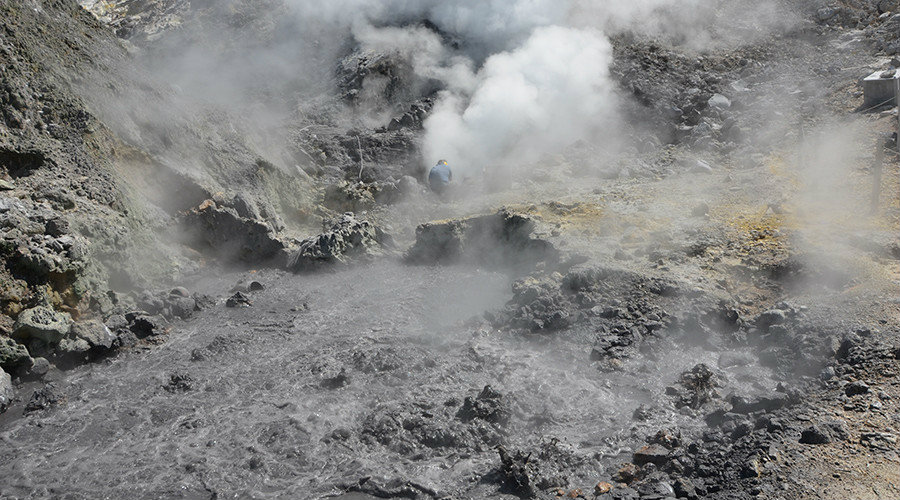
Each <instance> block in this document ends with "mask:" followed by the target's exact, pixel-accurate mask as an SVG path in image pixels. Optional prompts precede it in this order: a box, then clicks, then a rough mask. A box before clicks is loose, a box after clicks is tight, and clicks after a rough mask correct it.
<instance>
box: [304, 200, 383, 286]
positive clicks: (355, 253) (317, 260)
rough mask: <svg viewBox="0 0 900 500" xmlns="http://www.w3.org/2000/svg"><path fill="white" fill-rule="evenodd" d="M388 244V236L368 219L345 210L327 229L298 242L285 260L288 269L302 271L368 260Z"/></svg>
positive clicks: (379, 253)
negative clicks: (297, 245)
mask: <svg viewBox="0 0 900 500" xmlns="http://www.w3.org/2000/svg"><path fill="white" fill-rule="evenodd" d="M391 245H392V243H391V238H390V236H389V235H388V234H387V233H385V232H384V231H382V230H381V228H379V227H377V226H375V225H374V224H372V223H371V222H368V221H364V220H359V219H357V218H356V217H355V216H354V215H353V214H350V213H347V214H344V215H343V216H341V217H340V218H339V219H337V220H336V221H334V222H333V223H332V224H331V225H330V226H329V227H328V229H327V230H326V231H325V232H324V233H322V234H320V235H318V236H314V237H312V238H309V239H306V240H304V241H303V242H301V243H300V247H299V248H298V249H297V250H295V251H294V252H293V254H292V255H291V256H290V258H289V261H288V266H287V267H288V269H290V270H292V271H294V272H303V271H311V270H315V269H319V268H321V267H322V266H327V265H334V264H348V263H350V262H351V261H354V260H362V261H365V260H371V259H373V258H375V257H376V256H379V255H382V254H383V253H384V248H385V247H390V246H391Z"/></svg>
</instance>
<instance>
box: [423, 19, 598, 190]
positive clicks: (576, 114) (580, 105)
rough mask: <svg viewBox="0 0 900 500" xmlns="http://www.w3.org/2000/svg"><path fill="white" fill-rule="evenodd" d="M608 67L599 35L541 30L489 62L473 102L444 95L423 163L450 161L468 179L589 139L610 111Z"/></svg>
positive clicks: (480, 74)
mask: <svg viewBox="0 0 900 500" xmlns="http://www.w3.org/2000/svg"><path fill="white" fill-rule="evenodd" d="M611 59H612V49H611V47H610V44H609V42H608V41H607V40H606V39H605V38H604V37H603V36H602V35H601V34H600V33H598V32H596V31H593V30H581V29H572V28H564V27H560V26H550V27H542V28H538V29H537V30H535V32H534V33H533V34H532V36H531V37H530V38H529V39H528V40H527V41H526V42H525V44H524V45H522V46H521V47H519V48H517V49H515V50H513V51H510V52H502V53H499V54H496V55H493V56H491V57H490V58H488V59H487V61H485V63H484V66H483V67H482V68H481V70H480V71H479V72H478V74H477V75H476V76H475V79H474V80H475V86H474V90H473V91H472V92H471V94H469V95H466V94H460V93H455V92H452V91H448V92H446V93H445V94H444V96H443V98H442V99H441V102H440V103H439V104H438V106H437V108H436V110H435V111H434V113H433V114H432V116H431V117H430V118H429V119H428V121H427V122H426V124H425V127H426V137H425V147H424V155H425V158H426V159H432V158H437V157H439V156H447V157H450V158H452V159H453V160H455V162H456V163H457V164H458V165H459V166H460V168H461V169H462V170H463V171H464V172H466V171H471V170H472V169H478V168H492V167H494V166H496V164H498V163H501V162H503V163H505V164H507V165H508V164H510V163H512V164H518V163H521V162H527V161H528V160H529V159H530V158H531V159H533V158H535V157H537V156H539V155H540V154H542V153H545V152H552V151H555V150H558V149H560V148H561V147H564V146H566V145H568V144H571V143H572V142H574V141H577V140H579V139H583V138H586V137H588V136H589V135H590V134H591V133H592V132H594V131H595V128H596V127H599V126H600V125H601V124H602V123H603V122H604V121H606V120H608V119H609V117H610V116H611V113H612V111H613V109H614V104H613V94H612V84H611V83H610V81H609V75H608V73H609V71H608V68H609V63H610V62H611Z"/></svg>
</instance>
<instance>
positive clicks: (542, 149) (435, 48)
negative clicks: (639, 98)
mask: <svg viewBox="0 0 900 500" xmlns="http://www.w3.org/2000/svg"><path fill="white" fill-rule="evenodd" d="M294 5H295V6H296V7H297V8H298V11H299V12H300V13H301V14H302V15H303V16H309V17H312V18H316V17H319V16H325V17H326V19H328V22H330V23H333V22H339V21H338V20H340V19H346V13H347V12H355V13H356V16H355V17H353V20H352V23H353V26H354V28H353V33H354V36H355V38H356V40H357V41H358V42H360V43H361V44H362V46H363V47H365V48H369V49H373V50H377V51H396V52H397V53H400V54H402V55H403V56H405V57H406V58H407V59H408V60H410V61H411V63H412V66H413V68H414V69H415V71H416V73H417V75H418V76H419V77H421V78H423V79H429V80H437V81H439V82H441V84H442V88H444V89H445V90H444V91H443V92H442V93H441V94H440V98H439V100H438V103H437V105H436V107H435V109H434V111H433V113H432V114H431V116H430V117H429V119H428V120H427V122H426V124H425V126H426V135H425V139H424V145H423V151H422V154H423V164H424V165H425V166H428V165H430V164H433V163H434V162H435V161H436V160H438V159H441V158H445V159H448V160H450V161H451V164H453V165H454V166H455V169H456V170H457V171H459V172H462V173H463V174H464V175H466V174H475V173H477V172H479V171H480V170H484V169H496V168H498V167H503V168H507V169H508V168H515V166H518V165H527V164H529V163H533V162H535V161H537V160H538V159H539V158H540V156H541V155H542V154H545V153H555V152H557V151H559V150H560V149H562V148H564V147H565V146H567V145H569V144H572V143H574V142H576V141H579V140H583V139H591V138H596V137H598V136H600V135H603V136H606V137H607V138H609V137H610V136H613V135H614V133H615V132H616V130H617V128H618V127H616V126H615V125H614V123H615V120H616V118H617V117H616V108H617V104H616V98H615V95H614V93H613V89H614V85H613V83H612V82H611V81H610V78H609V66H610V64H611V63H612V48H611V45H610V42H609V40H608V38H607V35H606V34H607V33H617V32H622V31H629V32H637V33H642V34H647V35H651V36H655V37H664V38H667V39H669V40H670V41H673V42H675V43H680V44H683V45H685V46H687V47H689V48H693V49H697V50H702V49H704V48H709V47H710V46H713V45H716V44H718V45H721V44H736V43H738V42H740V41H749V40H752V39H753V38H754V37H755V36H760V35H762V34H765V33H767V32H769V30H771V29H774V28H785V27H787V26H789V25H790V24H791V23H792V20H793V18H792V17H791V16H787V15H784V14H785V13H784V12H782V11H779V10H778V9H777V8H776V7H775V4H774V3H771V2H761V3H758V4H757V5H755V6H754V13H753V15H752V16H751V15H749V14H750V12H748V11H747V8H746V7H745V6H742V5H741V4H740V3H739V2H727V1H719V0H688V1H682V2H675V1H672V0H639V1H634V2H622V3H616V4H609V3H607V2H603V3H600V2H591V1H585V0H566V1H560V0H515V1H501V0H493V1H485V2H478V3H472V2H467V1H461V0H457V1H415V2H411V1H403V0H394V1H382V2H371V1H366V0H344V1H339V2H333V3H332V4H330V5H331V6H330V7H328V8H326V9H324V10H323V9H321V8H320V7H319V6H315V7H313V6H311V5H310V2H306V1H296V2H294ZM421 20H428V21H429V22H431V23H433V24H434V25H435V26H437V27H438V29H439V30H441V31H442V32H444V33H449V34H451V35H452V36H455V37H458V40H460V41H461V42H460V44H459V46H458V47H457V48H454V49H450V48H448V47H447V46H446V44H445V43H444V41H443V40H441V37H440V36H438V34H436V33H435V32H433V31H431V30H428V29H424V28H402V27H398V26H403V25H404V24H406V23H410V22H418V21H421ZM741 20H751V21H752V22H750V24H749V25H748V26H747V27H746V28H747V29H743V30H742V28H743V27H744V26H743V25H742V21H741Z"/></svg>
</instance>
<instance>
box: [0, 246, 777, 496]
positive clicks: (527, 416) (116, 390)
mask: <svg viewBox="0 0 900 500" xmlns="http://www.w3.org/2000/svg"><path fill="white" fill-rule="evenodd" d="M238 278H241V276H237V275H230V276H222V277H221V278H220V279H217V280H215V282H213V283H210V282H207V283H205V284H204V285H203V286H204V289H203V291H206V292H210V293H217V292H218V293H219V294H220V295H221V291H222V290H224V289H226V288H227V287H229V286H230V284H231V283H233V282H234V281H237V279H238ZM252 278H253V279H254V280H258V281H260V282H262V283H264V284H265V285H266V289H265V290H264V291H260V292H255V293H253V294H252V301H253V305H252V306H251V307H247V308H225V307H224V305H223V303H222V302H223V301H222V300H219V301H218V303H217V304H216V305H215V306H213V307H212V308H210V309H208V310H206V311H204V312H202V313H200V314H199V315H197V316H196V317H195V318H193V319H191V320H190V321H189V322H185V323H179V324H177V325H176V326H175V329H174V330H173V332H172V333H171V334H170V336H169V337H168V338H167V340H166V342H165V343H164V344H163V345H161V346H159V347H154V348H152V349H147V350H146V352H143V351H137V352H134V353H132V354H129V355H124V356H120V357H117V358H115V359H112V360H109V361H107V362H103V363H101V364H98V365H88V366H84V367H81V368H78V369H76V370H74V371H72V372H70V373H67V374H66V375H65V376H64V377H62V376H61V377H60V379H59V380H58V381H54V382H52V383H51V387H52V392H53V397H54V398H57V399H58V403H57V404H55V405H51V406H50V407H49V408H48V409H46V410H38V411H36V412H33V413H31V414H30V415H29V416H28V417H27V418H21V419H14V420H12V421H9V416H7V417H6V420H7V422H6V423H5V425H4V431H3V434H2V438H3V441H4V443H5V445H6V446H5V447H4V451H3V452H2V459H0V463H2V468H0V475H2V476H3V477H4V478H6V481H5V484H4V486H3V491H2V493H3V494H4V495H5V496H28V495H29V494H32V495H37V496H45V495H62V494H66V495H68V496H70V497H72V498H93V497H97V496H102V497H106V498H121V497H130V498H159V497H167V498H205V497H208V496H209V495H210V494H212V493H213V492H215V493H217V494H218V495H219V497H220V498H221V497H253V498H266V497H270V496H275V497H279V498H284V497H295V498H296V497H320V496H324V495H326V494H329V493H331V494H334V493H336V492H339V491H341V490H342V489H346V488H350V487H351V486H353V485H354V483H356V482H357V481H358V480H361V479H363V478H365V477H369V476H372V477H373V478H375V479H372V480H371V482H372V483H376V482H378V481H381V483H380V487H382V488H384V489H385V490H386V491H390V488H391V484H392V481H393V482H396V483H398V484H403V483H404V482H406V481H411V482H412V483H414V484H417V485H420V486H419V487H420V488H421V489H423V491H431V490H433V491H436V492H439V495H438V496H444V495H453V496H462V497H481V496H493V495H498V494H499V492H500V491H503V489H502V488H501V485H502V482H501V484H497V482H496V481H492V480H489V479H485V478H484V477H485V476H488V477H490V476H491V475H492V474H494V473H495V470H496V469H497V465H498V464H497V452H496V451H495V450H494V447H495V446H496V445H498V444H503V445H504V446H507V447H514V448H521V449H532V448H534V449H539V448H540V447H542V446H543V447H549V448H550V449H551V451H552V453H554V454H556V455H558V456H555V457H554V459H556V460H560V461H565V465H563V466H557V467H561V468H563V469H564V474H565V476H564V477H567V478H568V479H566V480H563V481H561V484H557V485H556V486H572V487H580V488H582V489H584V490H586V491H589V489H590V488H592V487H593V485H594V484H595V483H596V482H598V481H599V480H600V479H603V478H608V477H609V476H610V475H612V474H613V473H614V468H615V467H616V466H617V465H618V462H617V461H621V460H622V459H623V458H624V459H625V460H627V459H629V458H630V452H631V450H632V448H633V447H634V446H635V445H637V444H639V443H640V442H641V441H642V440H643V438H644V436H645V435H647V434H650V433H652V432H654V431H655V430H656V429H657V428H659V427H661V426H665V427H673V428H676V427H677V428H681V429H683V430H684V432H689V430H690V429H692V428H695V427H697V426H698V425H699V423H698V422H697V421H696V420H695V419H692V418H689V416H688V415H682V414H680V413H679V412H677V411H674V408H671V406H669V405H667V404H665V403H666V399H667V397H666V396H665V395H664V387H665V386H666V385H669V384H671V383H672V382H673V381H674V380H675V379H677V377H678V374H679V373H681V372H682V371H684V370H686V369H689V368H691V367H692V366H694V365H695V364H696V363H698V362H707V363H709V364H710V365H715V363H716V360H717V358H718V356H719V353H718V352H715V351H711V350H707V349H703V348H700V347H694V348H690V347H684V346H676V345H674V344H671V343H670V342H668V341H667V340H662V341H661V344H660V345H657V346H655V347H654V348H653V349H652V353H649V354H650V357H649V359H648V358H646V357H645V356H644V355H639V356H637V357H636V358H635V359H632V360H628V361H627V368H626V369H625V370H623V371H621V372H605V371H600V370H597V369H596V367H595V366H592V365H593V363H592V361H591V360H590V358H589V356H588V354H589V352H590V345H591V343H592V342H593V332H592V331H579V329H577V328H576V329H573V330H572V331H568V332H563V333H559V334H556V335H554V336H553V337H552V341H551V339H550V338H547V337H543V336H539V337H525V338H523V337H522V336H519V335H511V334H504V333H502V332H498V331H496V330H493V329H489V328H487V327H485V326H483V325H480V324H481V322H479V321H476V322H475V324H476V325H480V326H479V327H475V326H466V325H465V320H467V319H469V318H470V317H471V316H475V315H479V314H480V313H481V312H483V311H486V310H493V309H499V308H502V306H503V305H504V304H505V303H506V301H507V300H509V298H510V292H509V278H508V276H507V275H505V274H502V273H498V272H492V271H489V270H485V269H476V268H472V267H469V266H466V265H457V266H449V267H409V266H405V265H402V264H400V263H395V262H391V261H384V262H378V263H375V264H372V265H368V266H365V267H358V268H354V269H349V270H342V271H338V272H335V273H326V274H320V275H312V276H294V275H290V274H283V273H278V272H269V271H267V272H260V273H256V274H253V275H252ZM659 357H663V359H664V362H651V363H648V362H647V361H649V360H658V359H659ZM728 371H729V372H731V375H732V376H734V375H735V373H736V374H738V376H737V378H735V380H734V382H733V383H732V384H729V385H728V389H734V390H737V391H740V392H741V393H743V394H752V393H758V392H761V391H762V390H771V387H770V388H768V389H767V388H766V387H765V386H764V385H763V384H766V383H767V378H766V377H764V376H763V374H753V373H752V371H755V369H754V370H749V369H748V368H747V367H731V368H730V369H729V370H728ZM751 381H752V382H753V383H755V384H756V387H755V388H754V387H753V385H751ZM485 386H491V388H492V389H493V390H495V391H497V392H498V393H499V394H500V395H502V396H500V399H499V401H500V402H499V407H498V408H496V409H492V410H491V411H493V412H500V413H502V416H499V417H498V416H497V415H495V414H493V413H490V412H488V413H486V414H484V415H482V416H480V417H469V418H467V417H466V416H465V415H463V413H465V412H462V413H461V409H462V407H463V406H464V400H465V399H466V398H475V397H477V396H478V395H479V394H480V393H481V392H482V390H483V388H484V387H485ZM57 405H58V406H57ZM640 405H645V406H646V407H649V408H652V411H651V415H652V416H650V417H649V418H647V419H645V420H638V421H635V420H634V419H633V417H632V414H633V413H634V412H635V410H636V409H637V408H638V406H640ZM665 408H669V409H665ZM10 412H11V413H13V412H15V410H10ZM494 417H497V419H496V420H495V419H494ZM46 470H53V471H54V472H53V473H52V474H49V475H47V474H44V473H43V472H41V471H46ZM372 488H375V487H374V486H372ZM363 489H364V488H363ZM498 489H499V491H498ZM364 490H365V489H364ZM374 491H376V492H377V491H378V490H377V489H376V490H374ZM420 493H421V494H423V495H424V494H425V493H422V492H420Z"/></svg>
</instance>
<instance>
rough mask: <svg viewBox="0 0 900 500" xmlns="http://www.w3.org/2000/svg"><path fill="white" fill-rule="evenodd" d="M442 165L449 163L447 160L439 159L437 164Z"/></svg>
mask: <svg viewBox="0 0 900 500" xmlns="http://www.w3.org/2000/svg"><path fill="white" fill-rule="evenodd" d="M440 165H448V163H447V160H438V162H437V165H436V166H440Z"/></svg>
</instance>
